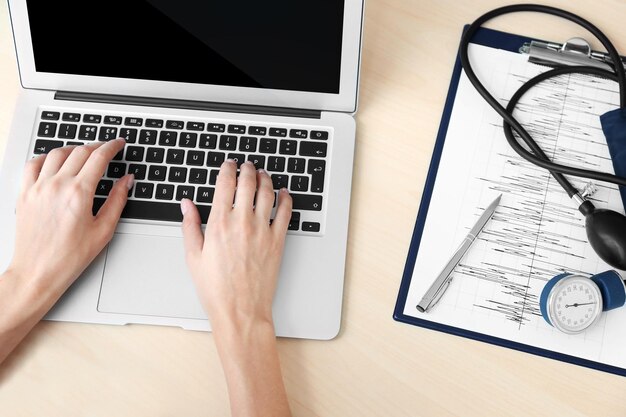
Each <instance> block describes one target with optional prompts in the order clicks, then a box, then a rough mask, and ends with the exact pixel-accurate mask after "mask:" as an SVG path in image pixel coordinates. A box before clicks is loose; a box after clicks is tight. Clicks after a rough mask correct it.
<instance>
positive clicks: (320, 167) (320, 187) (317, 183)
mask: <svg viewBox="0 0 626 417" xmlns="http://www.w3.org/2000/svg"><path fill="white" fill-rule="evenodd" d="M325 171H326V161H323V160H320V159H309V166H308V167H307V173H309V174H311V191H312V192H314V193H321V192H323V191H324V172H325Z"/></svg>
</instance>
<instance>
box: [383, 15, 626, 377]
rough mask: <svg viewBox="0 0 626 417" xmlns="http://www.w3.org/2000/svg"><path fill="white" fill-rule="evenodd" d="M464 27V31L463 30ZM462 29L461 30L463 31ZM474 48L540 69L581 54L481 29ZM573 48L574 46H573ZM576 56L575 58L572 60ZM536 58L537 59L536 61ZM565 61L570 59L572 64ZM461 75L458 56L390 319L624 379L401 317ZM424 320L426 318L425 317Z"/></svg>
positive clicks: (573, 359)
mask: <svg viewBox="0 0 626 417" xmlns="http://www.w3.org/2000/svg"><path fill="white" fill-rule="evenodd" d="M466 28H467V26H466V27H465V29H466ZM465 29H464V30H465ZM472 43H473V44H478V45H482V46H487V47H491V48H496V49H501V50H505V51H510V52H519V53H521V52H524V53H528V54H529V60H530V62H535V63H540V64H543V65H557V64H560V65H563V64H564V65H580V64H581V63H580V59H581V58H580V56H581V54H580V53H578V54H576V52H573V55H570V54H569V52H568V43H567V42H566V43H565V44H563V45H561V44H557V43H552V42H544V41H539V40H535V39H531V38H528V37H524V36H519V35H515V34H510V33H505V32H500V31H496V30H492V29H487V28H481V29H479V30H478V31H477V33H476V35H475V37H474V39H473V40H472ZM574 46H575V47H576V46H577V45H574ZM531 50H534V53H531ZM575 55H577V56H575ZM537 56H538V58H537ZM568 58H573V61H571V60H569V59H568ZM582 59H585V60H587V61H585V62H586V64H587V65H589V62H591V61H595V63H596V64H597V65H603V64H602V63H601V61H602V60H605V59H606V56H604V54H602V53H597V52H593V51H591V49H590V48H589V55H588V57H584V56H583V57H582ZM461 73H462V67H461V61H460V58H459V55H458V53H457V59H456V63H455V65H454V70H453V73H452V79H451V81H450V87H449V90H448V94H447V97H446V101H445V107H444V110H443V114H442V118H441V123H440V125H439V131H438V133H437V139H436V141H435V146H434V149H433V156H432V159H431V162H430V166H429V169H428V175H427V178H426V183H425V186H424V191H423V194H422V198H421V201H420V206H419V211H418V214H417V219H416V222H415V227H414V229H413V235H412V238H411V244H410V247H409V251H408V255H407V260H406V264H405V267H404V273H403V276H402V281H401V284H400V289H399V293H398V298H397V301H396V305H395V309H394V313H393V318H394V320H396V321H399V322H403V323H407V324H412V325H415V326H419V327H424V328H427V329H431V330H437V331H441V332H445V333H449V334H452V335H455V336H461V337H466V338H469V339H473V340H477V341H480V342H485V343H489V344H493V345H497V346H502V347H506V348H509V349H515V350H518V351H522V352H527V353H530V354H534V355H538V356H542V357H546V358H550V359H556V360H559V361H563V362H567V363H571V364H575V365H579V366H583V367H587V368H591V369H596V370H600V371H604V372H608V373H612V374H616V375H621V376H626V369H624V368H620V367H617V366H612V365H609V364H605V363H601V362H596V361H592V360H588V359H584V358H580V357H577V356H572V355H567V354H564V353H560V352H555V351H552V350H547V349H543V348H539V347H536V346H531V345H528V344H524V343H519V342H516V341H511V340H507V339H503V338H499V337H494V336H491V335H487V334H483V333H478V332H475V331H471V330H468V329H463V328H460V327H453V326H449V325H446V324H442V323H438V322H434V321H430V320H427V319H421V318H416V317H413V316H408V315H406V314H404V310H405V305H406V303H407V296H408V292H409V287H410V284H411V279H412V275H413V270H414V267H415V263H416V258H417V254H418V251H419V248H420V242H421V238H422V233H423V231H424V226H425V223H426V217H427V214H428V209H429V205H430V201H431V197H432V194H433V190H434V187H435V180H436V177H437V171H438V168H439V162H440V159H441V156H442V152H443V148H444V142H445V139H446V136H447V133H448V126H449V124H450V118H451V115H452V110H453V104H454V101H455V98H456V95H457V88H458V85H459V80H460V77H461ZM424 317H427V315H424Z"/></svg>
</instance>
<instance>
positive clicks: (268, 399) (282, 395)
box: [213, 323, 291, 417]
mask: <svg viewBox="0 0 626 417" xmlns="http://www.w3.org/2000/svg"><path fill="white" fill-rule="evenodd" d="M213 333H214V337H215V342H216V345H217V349H218V352H219V355H220V358H221V361H222V366H223V368H224V374H225V376H226V383H227V385H228V392H229V396H230V405H231V411H232V415H233V416H236V417H242V416H245V417H249V416H275V417H281V416H291V412H290V410H289V403H288V401H287V394H286V392H285V386H284V384H283V380H282V373H281V369H280V360H279V357H278V350H277V346H276V336H275V334H274V328H273V326H272V324H271V323H261V324H258V323H257V324H254V325H248V326H240V327H238V328H236V327H234V326H233V325H226V326H218V327H217V328H214V329H213Z"/></svg>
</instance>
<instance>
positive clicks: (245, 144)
mask: <svg viewBox="0 0 626 417" xmlns="http://www.w3.org/2000/svg"><path fill="white" fill-rule="evenodd" d="M239 150H240V151H242V152H256V138H254V137H251V136H242V137H241V139H240V140H239Z"/></svg>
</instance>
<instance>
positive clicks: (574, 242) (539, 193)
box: [453, 73, 617, 330]
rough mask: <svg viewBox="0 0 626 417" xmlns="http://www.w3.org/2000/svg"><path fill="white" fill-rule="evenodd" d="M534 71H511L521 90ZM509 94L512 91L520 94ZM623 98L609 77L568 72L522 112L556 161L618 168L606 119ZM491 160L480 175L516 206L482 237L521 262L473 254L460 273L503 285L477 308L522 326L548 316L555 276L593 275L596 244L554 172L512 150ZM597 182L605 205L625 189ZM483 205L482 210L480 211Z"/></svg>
mask: <svg viewBox="0 0 626 417" xmlns="http://www.w3.org/2000/svg"><path fill="white" fill-rule="evenodd" d="M534 75H536V74H531V75H530V76H528V75H525V74H521V73H512V74H509V78H510V79H509V80H508V81H510V82H507V84H509V85H511V86H513V87H516V86H518V85H521V83H523V82H526V81H527V80H528V79H530V78H531V77H532V76H534ZM590 91H595V92H596V93H594V96H593V97H589V92H590ZM508 93H509V95H512V93H513V91H509V92H508ZM607 97H610V98H607ZM612 98H615V101H612V100H611V99H612ZM501 101H502V102H506V100H501ZM616 103H617V93H616V90H615V89H611V87H610V82H609V81H606V80H600V79H597V78H594V77H590V76H582V75H567V76H561V77H557V78H553V79H551V80H548V81H546V82H544V83H542V84H540V85H539V86H537V87H535V88H534V89H533V90H532V93H527V95H526V96H525V97H523V99H522V100H521V101H520V103H518V106H517V107H516V110H515V115H516V117H517V118H518V120H520V121H522V124H523V125H524V127H525V128H526V129H527V131H528V132H529V133H530V134H531V136H532V137H533V138H534V139H535V141H536V142H537V143H538V144H539V146H540V147H541V148H542V149H543V150H544V152H545V153H546V154H547V155H548V156H549V157H550V159H552V160H553V161H555V162H558V163H561V164H564V165H572V166H578V167H582V168H587V169H593V170H600V171H607V172H612V167H611V160H610V157H609V152H608V149H607V146H606V142H605V141H604V139H603V135H602V131H601V129H600V127H599V121H598V120H599V116H600V114H602V113H604V112H606V111H609V110H611V109H613V108H615V106H616ZM489 125H490V126H491V127H492V128H493V129H496V130H500V132H501V134H500V136H501V138H500V139H499V140H502V141H505V138H504V134H503V133H502V123H501V121H500V122H492V123H489ZM520 143H521V142H520ZM489 165H490V166H493V167H494V168H493V169H490V168H487V173H486V174H484V175H479V176H478V177H477V179H478V180H479V181H480V182H481V183H483V184H484V185H485V186H486V187H487V188H489V189H491V190H493V191H494V192H500V193H503V194H506V195H507V198H506V200H505V201H507V202H509V201H511V203H510V204H508V203H507V204H501V205H500V206H499V207H498V208H497V210H496V212H495V214H494V215H493V217H492V219H491V221H490V223H489V224H488V226H487V227H485V229H484V230H483V231H482V233H481V235H480V236H479V238H478V240H479V241H480V242H482V244H483V245H484V247H485V248H486V249H485V251H487V252H488V253H491V254H499V255H500V256H504V257H506V259H507V260H508V261H509V262H506V264H507V265H516V266H515V267H510V266H503V265H500V264H498V263H494V262H490V261H489V260H486V259H487V258H489V257H486V256H482V257H470V256H468V259H467V260H464V261H463V262H461V263H460V264H459V265H457V267H456V268H455V270H454V272H453V273H454V274H457V275H461V276H463V278H464V279H471V280H479V281H485V282H490V283H492V284H494V285H496V288H497V291H494V292H493V293H492V295H490V296H482V297H481V296H476V298H475V301H474V304H473V305H474V307H476V308H478V309H481V310H487V311H489V312H492V313H494V314H496V315H501V316H502V317H504V318H505V319H506V321H508V322H510V323H513V324H514V325H516V326H517V328H518V329H519V330H522V329H523V326H524V325H526V324H528V323H530V322H531V321H532V320H534V319H536V318H537V317H539V316H541V313H540V310H539V295H540V294H541V290H542V289H543V286H544V285H545V283H546V282H547V281H548V280H549V279H550V278H552V277H553V276H555V275H558V274H560V273H563V272H566V271H567V272H574V273H581V274H588V273H589V271H587V270H585V268H583V267H581V266H584V265H586V263H585V262H584V261H585V260H586V258H587V257H588V256H589V253H588V252H587V253H585V252H582V251H581V250H580V248H581V247H586V246H588V243H587V240H586V235H585V231H584V219H583V218H582V216H581V215H580V214H579V213H578V211H577V208H576V207H575V206H574V204H573V203H571V204H564V203H563V201H564V199H563V196H564V191H563V190H562V188H561V187H560V185H558V183H556V181H554V179H553V178H552V177H551V175H550V174H549V173H548V171H546V170H544V169H542V168H539V167H536V166H534V165H533V164H531V163H529V162H528V161H526V160H524V159H523V158H521V157H520V156H518V155H517V154H516V153H515V152H514V151H512V149H509V150H508V152H496V153H494V155H492V156H491V158H490V161H489ZM495 167H497V168H495ZM572 183H573V184H574V185H575V186H576V187H578V188H579V189H581V188H582V187H583V186H584V185H585V181H584V180H580V179H572ZM597 187H598V191H597V194H596V195H595V196H594V197H595V198H594V199H593V200H595V201H598V202H606V201H607V200H608V195H609V193H611V192H617V187H616V186H610V185H609V186H607V185H603V184H597ZM568 203H569V202H568ZM483 209H484V207H477V208H476V216H478V215H480V213H482V210H483Z"/></svg>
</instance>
